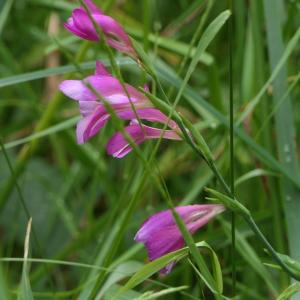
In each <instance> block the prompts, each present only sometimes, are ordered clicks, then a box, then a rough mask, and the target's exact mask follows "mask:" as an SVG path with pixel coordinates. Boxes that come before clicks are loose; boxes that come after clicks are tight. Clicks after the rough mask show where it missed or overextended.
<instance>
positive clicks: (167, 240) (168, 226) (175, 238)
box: [134, 204, 225, 274]
mask: <svg viewBox="0 0 300 300" xmlns="http://www.w3.org/2000/svg"><path fill="white" fill-rule="evenodd" d="M175 210H176V212H177V213H178V214H179V216H180V217H181V218H182V220H183V221H184V223H185V225H186V227H187V229H188V231H189V232H190V233H191V234H194V233H195V232H196V231H197V230H198V229H199V228H201V227H202V226H204V225H205V224H207V223H208V222H209V221H210V220H211V219H212V218H213V217H215V216H216V215H218V214H219V213H221V212H223V211H224V210H225V207H224V206H223V205H219V204H205V205H198V204H196V205H188V206H178V207H176V208H175ZM134 239H135V241H137V242H140V243H144V245H145V247H146V248H147V251H148V256H149V260H150V261H153V260H155V259H157V258H159V257H161V256H163V255H165V254H167V253H169V252H173V251H175V250H178V249H180V248H182V247H183V246H184V239H183V237H182V235H181V232H180V230H179V228H178V227H177V224H176V222H175V220H174V217H173V215H172V211H171V210H170V209H168V210H165V211H162V212H159V213H157V214H155V215H153V216H151V217H150V218H149V219H148V220H147V221H146V222H145V223H144V224H143V225H142V226H141V228H140V229H139V231H138V232H137V234H136V236H135V238H134ZM175 263H176V262H172V263H171V264H169V265H168V266H166V267H165V268H163V269H162V270H161V271H160V273H162V274H168V273H169V272H170V271H171V269H172V268H173V266H174V265H175Z"/></svg>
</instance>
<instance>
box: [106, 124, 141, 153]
mask: <svg viewBox="0 0 300 300" xmlns="http://www.w3.org/2000/svg"><path fill="white" fill-rule="evenodd" d="M125 130H126V131H127V133H128V134H129V135H130V136H131V138H132V139H133V141H134V142H135V144H137V145H139V144H141V143H142V142H143V141H144V140H145V135H144V133H143V131H141V130H140V126H139V125H131V126H127V127H125ZM106 150H107V153H108V154H109V155H112V156H114V157H117V158H122V157H124V156H125V155H126V154H128V153H129V152H130V151H131V150H132V148H131V146H130V145H129V143H128V142H127V140H126V139H125V138H124V137H123V134H122V133H120V132H117V133H116V134H114V135H113V137H112V138H111V139H110V140H109V141H108V143H107V145H106Z"/></svg>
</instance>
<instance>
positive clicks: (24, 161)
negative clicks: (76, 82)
mask: <svg viewBox="0 0 300 300" xmlns="http://www.w3.org/2000/svg"><path fill="white" fill-rule="evenodd" d="M95 2H97V3H98V4H99V5H101V7H102V9H104V10H105V11H106V12H107V13H108V14H109V15H111V16H112V17H114V18H115V19H117V20H118V21H119V22H120V23H121V24H122V25H123V26H124V28H125V29H126V31H127V32H128V33H129V34H130V36H131V37H132V38H133V39H135V43H137V44H138V45H139V49H140V51H143V54H142V56H141V57H142V58H143V57H144V59H145V61H144V63H145V64H147V63H148V64H149V65H148V69H149V70H150V71H151V72H152V73H153V74H145V73H144V72H142V71H141V70H140V68H139V65H138V64H136V62H135V61H133V60H132V59H130V58H128V57H126V56H125V55H120V54H119V53H117V52H116V51H114V50H113V51H111V52H110V53H108V52H107V48H106V47H104V46H103V43H91V42H86V41H82V40H80V39H79V38H76V37H74V36H72V35H71V34H70V33H69V32H67V31H66V30H65V29H64V28H63V22H64V21H66V20H67V18H68V17H69V16H70V13H71V11H72V9H73V8H75V7H76V6H77V4H76V2H71V1H48V0H29V1H11V0H3V1H2V2H1V1H0V36H1V41H0V56H1V58H2V59H1V60H0V75H1V76H0V139H1V151H0V166H1V167H0V213H1V217H0V238H1V243H0V253H1V258H0V299H8V300H9V299H24V300H27V299H78V300H87V299H97V298H96V296H97V295H98V296H99V298H101V299H105V300H106V299H107V300H111V299H116V300H117V299H120V300H121V299H141V300H142V299H143V300H145V299H167V300H168V299H170V300H171V299H176V300H177V299H179V300H181V299H231V298H230V297H232V296H233V294H235V295H236V296H237V297H238V298H239V299H281V300H282V299H290V298H291V299H293V300H297V299H300V298H299V297H300V296H299V295H300V292H299V291H300V287H299V283H298V282H294V283H293V282H292V281H293V279H292V277H295V278H299V277H300V274H299V270H298V269H297V268H293V266H294V265H297V264H296V263H291V262H290V260H287V259H286V258H285V256H277V254H276V253H275V252H272V251H277V252H279V253H282V254H286V255H289V256H290V257H291V258H293V259H295V260H297V261H298V262H299V261H300V256H299V253H300V238H299V234H298V231H299V228H300V227H299V226H300V224H299V222H300V221H299V220H300V219H299V215H300V192H299V189H300V180H299V179H300V175H299V172H300V171H299V134H300V118H299V114H298V113H297V112H298V111H299V109H300V106H299V101H297V99H298V98H299V97H300V89H299V85H298V82H299V78H300V77H299V67H298V66H299V64H298V63H297V62H298V61H299V53H300V43H299V37H300V29H299V25H300V21H299V20H300V18H299V16H300V7H299V4H298V3H297V1H282V0H276V1H268V0H264V1H259V0H253V1H232V2H233V5H234V13H233V15H232V14H230V12H229V11H227V9H228V6H227V5H228V1H213V0H207V1H203V0H194V1H186V0H175V1H173V0H164V1H157V0H155V1H154V0H153V1H150V0H147V1H146V0H145V1H132V0H126V1H114V0H106V1H95ZM53 14H55V15H56V16H57V17H58V18H59V20H60V24H58V29H57V30H56V32H55V34H54V35H52V36H50V35H49V33H48V29H49V24H50V23H52V22H53V17H52V16H53ZM229 21H230V22H231V21H232V23H231V24H232V25H233V26H232V28H231V30H230V31H229V32H228V31H227V30H226V26H227V24H228V22H229ZM52 25H53V24H52ZM229 43H231V47H232V48H231V49H232V52H231V53H232V55H233V56H232V70H231V71H230V52H229V47H230V44H229ZM52 56H54V57H56V59H57V63H56V64H55V65H52V66H51V67H49V66H48V63H49V60H50V59H51V57H52ZM96 59H101V60H102V61H103V62H104V63H105V65H106V66H107V67H108V68H109V69H110V70H112V71H114V74H117V75H118V74H119V72H120V74H121V75H122V78H123V80H124V81H125V82H127V83H130V84H132V85H134V86H136V87H139V86H143V84H144V83H150V85H151V87H152V88H153V91H154V94H155V97H153V98H152V101H153V103H154V104H155V106H157V107H159V108H160V109H161V110H162V111H163V112H164V113H165V114H167V115H168V114H169V115H171V116H172V117H173V118H174V119H175V120H176V121H177V122H178V124H179V125H180V126H181V128H182V129H183V131H185V130H186V129H187V130H188V131H190V132H191V133H192V134H193V139H190V138H189V134H186V135H185V137H184V140H183V141H181V142H168V141H165V140H159V141H158V142H157V141H147V142H145V143H144V144H142V145H141V146H139V147H135V148H136V149H135V150H134V151H133V152H132V153H131V154H129V155H128V156H126V157H125V158H123V159H114V158H112V157H110V156H108V155H107V154H106V151H105V146H106V142H107V141H108V139H109V137H110V136H111V135H112V134H113V132H115V131H116V128H120V129H121V130H122V128H123V123H120V122H114V121H113V120H112V122H109V123H108V125H106V127H105V128H104V129H103V130H102V131H101V133H99V134H98V135H97V136H95V137H94V138H93V139H91V140H89V142H87V143H86V144H84V145H78V144H77V143H76V136H75V124H76V122H77V120H78V117H79V112H78V107H77V104H76V103H75V102H74V101H70V100H69V99H67V98H66V97H65V96H63V94H62V93H61V92H59V90H58V84H59V82H61V81H62V80H63V79H64V78H72V79H76V78H77V79H78V78H83V77H85V76H87V75H89V74H91V73H93V70H94V62H95V60H96ZM116 62H117V63H118V66H117V65H116ZM120 74H119V75H120ZM229 74H230V76H231V83H232V89H231V86H230V81H229ZM119 75H118V76H119ZM151 75H152V76H151ZM53 79H54V82H55V83H54V86H52V85H51V82H50V80H53ZM230 97H231V98H232V102H231V104H234V105H233V107H232V106H231V109H230V107H229V98H230ZM230 111H231V116H233V118H231V122H230ZM178 112H179V113H178ZM113 119H114V118H113ZM230 129H231V132H232V134H231V138H232V140H231V143H230V140H229V136H230ZM186 133H187V132H186ZM233 154H234V156H233ZM203 157H204V159H203ZM211 158H213V163H212V160H211ZM226 183H228V185H227V184H226ZM228 186H230V187H231V190H233V189H234V195H235V198H236V199H237V200H238V201H239V202H240V203H241V204H242V205H244V206H245V207H247V209H248V210H249V211H250V213H251V218H249V219H247V217H245V216H243V214H241V213H239V212H238V211H236V213H235V222H234V225H235V228H236V237H235V238H236V247H235V251H234V252H235V254H234V264H233V261H232V241H231V240H232V228H231V225H230V221H231V214H230V212H229V209H228V210H227V212H225V213H223V214H222V216H221V217H220V218H218V219H217V220H215V221H212V222H210V223H209V224H208V225H206V226H205V227H203V228H202V229H201V230H199V232H197V233H196V234H195V235H193V236H191V235H190V234H189V233H188V232H187V231H186V228H185V226H184V224H183V223H182V221H181V219H180V218H177V217H176V214H175V219H176V222H177V224H178V226H179V228H180V230H181V231H182V234H183V236H184V239H185V241H186V244H187V247H186V248H184V249H182V250H179V251H178V252H175V253H172V254H169V255H167V256H165V257H162V258H161V259H159V260H157V261H155V262H152V263H149V262H148V261H147V253H146V251H145V248H144V247H143V246H142V245H140V244H136V243H135V242H134V240H133V237H134V235H135V233H136V231H137V230H138V229H139V227H140V226H141V224H142V223H143V222H144V221H145V219H146V218H147V217H149V216H150V215H152V214H154V213H155V212H158V211H160V210H163V209H166V208H168V207H171V208H172V207H174V206H177V205H180V204H181V205H186V204H196V203H207V201H208V200H207V198H206V197H207V196H209V195H208V193H207V191H206V190H205V187H209V188H212V189H214V190H217V191H219V192H222V193H227V194H229V195H230V189H228ZM30 218H32V225H31V230H29V229H28V228H30V226H29V225H28V221H29V219H30ZM245 220H246V222H245ZM249 220H250V221H249ZM253 220H254V221H255V223H253ZM27 229H28V230H27ZM262 233H263V235H264V237H265V238H267V240H268V241H269V243H270V245H272V247H273V248H272V247H271V248H270V247H269V246H268V245H269V244H267V243H266V242H265V240H264V237H262ZM25 240H26V242H24V241H25ZM261 241H262V242H263V243H261ZM24 243H25V246H24ZM24 247H25V251H24ZM266 248H267V249H268V251H265V250H266ZM24 252H26V253H27V254H26V255H25V254H24ZM24 255H25V256H24ZM174 257H176V258H177V259H178V260H179V261H178V263H177V264H176V266H175V267H174V269H173V270H172V272H171V273H170V274H169V275H167V276H165V277H161V276H159V275H158V273H157V271H158V270H159V269H160V268H162V267H163V266H164V265H166V264H167V263H168V262H169V261H170V259H172V258H174ZM277 258H279V261H278V260H276V259H277ZM283 261H284V263H282V264H281V262H283ZM279 265H281V267H283V268H281V267H280V266H279ZM286 265H287V266H288V269H287V270H284V268H285V267H286ZM232 272H236V274H235V275H234V276H233V277H234V278H236V285H235V288H234V289H233V283H232V279H231V278H232V275H233V274H232ZM232 291H234V292H232ZM226 297H227V298H226ZM99 298H98V299H99Z"/></svg>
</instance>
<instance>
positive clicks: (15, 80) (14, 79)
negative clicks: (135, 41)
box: [0, 58, 136, 88]
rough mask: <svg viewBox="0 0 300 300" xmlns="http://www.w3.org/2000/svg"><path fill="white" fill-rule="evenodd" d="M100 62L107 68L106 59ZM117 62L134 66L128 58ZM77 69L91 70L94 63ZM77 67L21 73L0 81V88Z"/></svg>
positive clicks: (74, 69) (68, 66)
mask: <svg viewBox="0 0 300 300" xmlns="http://www.w3.org/2000/svg"><path fill="white" fill-rule="evenodd" d="M101 62H103V64H104V65H105V66H109V62H108V60H107V59H101ZM117 62H118V64H119V65H135V64H136V63H135V62H134V61H133V60H131V59H129V58H119V59H117ZM78 67H79V68H80V69H81V70H93V69H95V61H91V62H84V63H80V64H78ZM78 67H76V66H75V65H74V64H72V65H65V66H61V67H56V68H48V69H43V70H39V71H34V72H29V73H23V74H19V75H15V76H9V77H6V78H2V79H0V88H2V87H5V86H10V85H14V84H18V83H21V82H28V81H31V80H37V79H41V78H46V77H49V76H54V75H60V74H65V73H70V72H76V71H77V70H78Z"/></svg>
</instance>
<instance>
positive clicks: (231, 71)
mask: <svg viewBox="0 0 300 300" xmlns="http://www.w3.org/2000/svg"><path fill="white" fill-rule="evenodd" d="M228 7H229V10H230V11H231V18H230V19H229V22H228V36H229V113H230V120H229V126H230V128H229V131H230V194H231V197H232V199H234V134H233V126H234V120H233V4H232V0H228ZM231 267H232V270H231V272H232V294H233V296H234V295H235V294H236V264H235V214H234V212H232V213H231Z"/></svg>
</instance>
